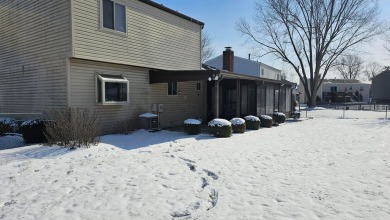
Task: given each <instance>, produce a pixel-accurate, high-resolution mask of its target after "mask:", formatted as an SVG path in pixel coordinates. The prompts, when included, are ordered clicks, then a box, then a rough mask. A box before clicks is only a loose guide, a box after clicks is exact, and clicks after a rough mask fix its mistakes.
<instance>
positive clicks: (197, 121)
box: [184, 119, 201, 125]
mask: <svg viewBox="0 0 390 220" xmlns="http://www.w3.org/2000/svg"><path fill="white" fill-rule="evenodd" d="M184 124H190V125H200V124H201V122H200V121H199V120H196V119H187V120H185V121H184Z"/></svg>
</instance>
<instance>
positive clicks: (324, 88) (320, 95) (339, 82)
mask: <svg viewBox="0 0 390 220" xmlns="http://www.w3.org/2000/svg"><path fill="white" fill-rule="evenodd" d="M309 85H310V84H309ZM370 89H371V84H370V82H362V81H359V80H356V79H324V81H323V82H322V85H321V86H320V88H319V89H318V91H317V102H369V100H370ZM298 91H299V92H300V96H299V97H300V99H299V101H300V102H301V103H306V102H307V101H308V99H307V97H306V92H305V89H304V87H303V84H302V83H300V84H299V87H298Z"/></svg>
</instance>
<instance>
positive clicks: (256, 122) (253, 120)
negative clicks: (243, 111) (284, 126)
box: [245, 115, 260, 130]
mask: <svg viewBox="0 0 390 220" xmlns="http://www.w3.org/2000/svg"><path fill="white" fill-rule="evenodd" d="M245 124H246V128H247V129H249V130H258V129H259V128H260V119H259V118H258V117H256V116H253V115H248V116H245Z"/></svg>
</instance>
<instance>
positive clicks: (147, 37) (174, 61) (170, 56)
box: [73, 0, 201, 70]
mask: <svg viewBox="0 0 390 220" xmlns="http://www.w3.org/2000/svg"><path fill="white" fill-rule="evenodd" d="M119 2H120V3H121V4H122V3H123V4H125V6H126V22H127V35H123V34H115V33H111V32H108V31H103V30H101V28H100V27H101V24H100V20H101V19H100V18H101V15H100V11H101V10H100V0H99V1H82V0H74V4H73V5H74V8H73V12H74V14H73V24H74V45H75V51H74V52H75V57H76V58H82V59H89V60H96V61H103V62H112V63H118V64H127V65H133V66H140V67H148V68H158V69H170V70H175V69H194V70H195V69H200V66H201V63H200V33H201V26H200V25H198V24H195V23H193V22H191V21H188V20H185V19H183V18H180V17H178V16H176V15H173V14H171V13H168V12H165V11H162V10H160V9H158V8H155V7H153V6H150V5H147V4H145V3H142V2H140V1H133V0H131V1H119Z"/></svg>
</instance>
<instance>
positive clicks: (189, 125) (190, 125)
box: [184, 119, 201, 135]
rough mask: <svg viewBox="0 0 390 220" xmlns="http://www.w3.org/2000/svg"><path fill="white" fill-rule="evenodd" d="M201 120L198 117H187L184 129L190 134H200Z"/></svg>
mask: <svg viewBox="0 0 390 220" xmlns="http://www.w3.org/2000/svg"><path fill="white" fill-rule="evenodd" d="M200 127H201V122H200V121H199V120H196V119H187V120H185V121H184V131H185V132H187V134H189V135H196V134H200Z"/></svg>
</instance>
